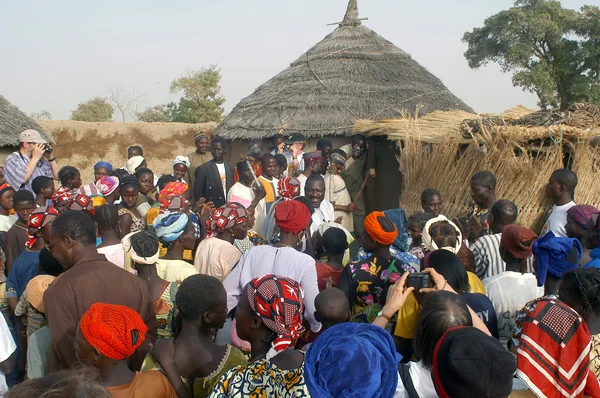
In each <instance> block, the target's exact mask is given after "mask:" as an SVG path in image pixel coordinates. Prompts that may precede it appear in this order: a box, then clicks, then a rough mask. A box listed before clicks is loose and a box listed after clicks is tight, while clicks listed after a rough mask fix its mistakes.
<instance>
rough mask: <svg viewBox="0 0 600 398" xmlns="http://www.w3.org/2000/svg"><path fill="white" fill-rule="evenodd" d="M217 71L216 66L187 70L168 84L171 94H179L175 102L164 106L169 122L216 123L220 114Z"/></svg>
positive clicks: (219, 72) (220, 99) (219, 91)
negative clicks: (169, 113)
mask: <svg viewBox="0 0 600 398" xmlns="http://www.w3.org/2000/svg"><path fill="white" fill-rule="evenodd" d="M220 81H221V71H220V70H219V69H218V68H217V66H216V65H211V66H210V67H209V68H202V69H200V70H195V71H194V70H191V71H188V72H187V73H186V75H185V76H182V77H180V78H178V79H175V80H174V81H173V82H172V83H171V87H170V90H171V94H175V93H181V94H182V97H181V99H180V100H179V102H177V103H174V102H171V103H169V104H168V105H167V107H168V108H169V110H170V112H171V121H172V122H183V123H205V122H220V121H221V118H222V116H223V108H222V105H223V104H224V103H225V98H224V97H223V96H222V95H221V86H220V85H219V83H220Z"/></svg>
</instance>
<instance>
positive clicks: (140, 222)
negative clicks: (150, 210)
mask: <svg viewBox="0 0 600 398" xmlns="http://www.w3.org/2000/svg"><path fill="white" fill-rule="evenodd" d="M124 214H129V215H130V216H131V221H132V223H131V228H130V229H129V231H123V232H124V233H127V234H130V233H132V232H139V231H143V230H144V229H146V223H145V222H144V219H143V218H140V217H136V216H135V214H133V213H132V212H131V210H128V209H119V216H122V215H124Z"/></svg>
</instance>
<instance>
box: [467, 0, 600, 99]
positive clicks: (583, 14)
mask: <svg viewBox="0 0 600 398" xmlns="http://www.w3.org/2000/svg"><path fill="white" fill-rule="evenodd" d="M599 26H600V9H599V8H598V7H594V6H584V7H582V9H581V10H580V11H575V10H571V9H566V8H563V7H562V6H561V4H560V2H559V1H556V0H517V1H515V6H514V7H512V8H510V9H508V10H505V11H501V12H499V13H498V14H495V15H492V16H491V17H489V18H487V19H486V20H485V22H484V25H483V27H482V28H475V29H473V31H471V32H467V33H465V35H464V37H463V41H464V42H466V43H467V44H468V49H467V52H466V53H465V57H466V59H467V61H468V62H469V66H470V67H471V68H473V69H477V68H479V67H481V66H484V65H486V64H487V63H488V62H496V63H498V64H500V66H501V68H502V70H503V71H504V72H511V73H513V79H512V80H513V85H514V86H519V87H522V88H523V90H526V91H529V92H531V93H534V94H536V95H537V96H538V98H539V102H538V104H539V106H540V107H541V108H543V109H546V108H548V107H560V108H561V109H563V110H564V109H566V108H567V107H568V106H569V105H570V104H572V103H574V102H581V101H587V102H599V101H600V95H599V91H600V85H599V76H598V75H599V68H600V66H599V65H600V63H599V62H598V61H600V28H599Z"/></svg>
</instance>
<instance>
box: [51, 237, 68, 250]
mask: <svg viewBox="0 0 600 398" xmlns="http://www.w3.org/2000/svg"><path fill="white" fill-rule="evenodd" d="M64 238H66V236H61V237H60V238H58V239H56V240H55V241H54V242H50V243H48V244H47V245H46V250H48V251H49V252H52V246H54V245H55V244H57V243H58V241H60V240H62V239H64Z"/></svg>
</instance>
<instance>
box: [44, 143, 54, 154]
mask: <svg viewBox="0 0 600 398" xmlns="http://www.w3.org/2000/svg"><path fill="white" fill-rule="evenodd" d="M52 151H53V149H52V147H51V146H50V144H44V152H46V153H52Z"/></svg>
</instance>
